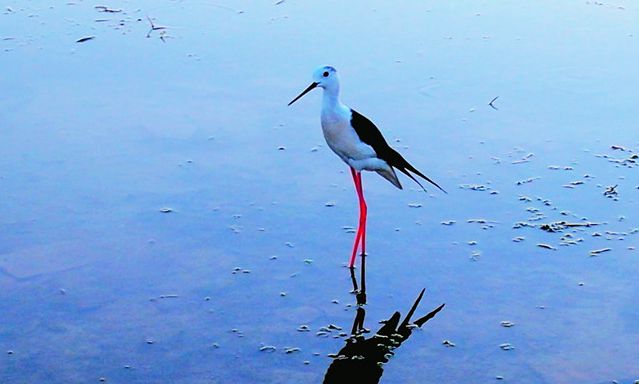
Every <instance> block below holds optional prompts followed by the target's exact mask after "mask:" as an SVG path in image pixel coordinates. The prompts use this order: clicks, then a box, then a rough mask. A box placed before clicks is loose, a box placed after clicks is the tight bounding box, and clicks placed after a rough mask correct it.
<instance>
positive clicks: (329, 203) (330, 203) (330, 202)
mask: <svg viewBox="0 0 639 384" xmlns="http://www.w3.org/2000/svg"><path fill="white" fill-rule="evenodd" d="M324 206H325V207H334V206H335V202H334V201H327V202H326V203H324Z"/></svg>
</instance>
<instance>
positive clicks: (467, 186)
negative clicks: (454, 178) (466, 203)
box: [459, 184, 490, 191]
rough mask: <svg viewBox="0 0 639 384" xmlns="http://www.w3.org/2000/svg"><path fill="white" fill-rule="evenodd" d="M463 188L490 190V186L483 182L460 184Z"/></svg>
mask: <svg viewBox="0 0 639 384" xmlns="http://www.w3.org/2000/svg"><path fill="white" fill-rule="evenodd" d="M459 188H461V189H470V190H471V191H488V190H490V187H487V186H485V185H483V184H461V185H460V186H459Z"/></svg>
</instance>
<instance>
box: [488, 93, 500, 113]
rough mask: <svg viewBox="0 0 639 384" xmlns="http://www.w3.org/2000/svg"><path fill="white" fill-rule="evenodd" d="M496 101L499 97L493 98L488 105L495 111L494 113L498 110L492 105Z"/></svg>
mask: <svg viewBox="0 0 639 384" xmlns="http://www.w3.org/2000/svg"><path fill="white" fill-rule="evenodd" d="M497 99H499V96H495V98H494V99H492V100H491V101H490V103H488V105H490V107H491V108H492V109H494V110H496V111H498V110H499V109H498V108H497V107H495V106H494V105H493V103H494V102H495V100H497Z"/></svg>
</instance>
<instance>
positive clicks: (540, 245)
mask: <svg viewBox="0 0 639 384" xmlns="http://www.w3.org/2000/svg"><path fill="white" fill-rule="evenodd" d="M537 246H538V247H539V248H544V249H550V250H553V251H556V250H557V248H555V247H553V246H552V245H548V244H544V243H538V244H537Z"/></svg>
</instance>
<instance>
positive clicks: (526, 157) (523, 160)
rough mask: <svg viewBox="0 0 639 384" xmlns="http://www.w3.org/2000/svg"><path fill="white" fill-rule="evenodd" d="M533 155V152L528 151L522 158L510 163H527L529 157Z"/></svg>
mask: <svg viewBox="0 0 639 384" xmlns="http://www.w3.org/2000/svg"><path fill="white" fill-rule="evenodd" d="M533 156H535V154H534V153H529V154H527V155H526V156H524V157H523V158H521V159H519V160H515V161H513V162H512V164H522V163H528V162H530V159H531V158H532V157H533Z"/></svg>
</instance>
